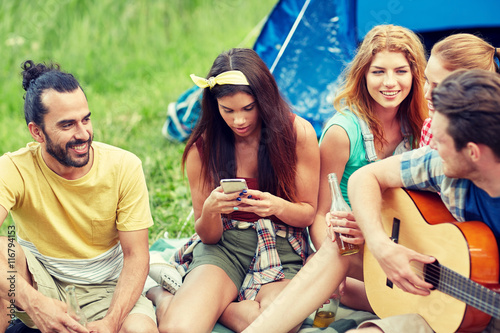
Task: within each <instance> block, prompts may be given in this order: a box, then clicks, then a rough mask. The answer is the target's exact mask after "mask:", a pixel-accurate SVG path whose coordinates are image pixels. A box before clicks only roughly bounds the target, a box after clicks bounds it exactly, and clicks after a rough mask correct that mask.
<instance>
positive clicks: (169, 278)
mask: <svg viewBox="0 0 500 333" xmlns="http://www.w3.org/2000/svg"><path fill="white" fill-rule="evenodd" d="M149 276H150V277H151V278H152V279H153V280H155V281H156V282H157V283H158V284H159V285H160V286H162V287H163V288H164V289H165V290H167V291H168V292H170V293H171V294H175V293H176V292H177V290H178V289H179V288H180V286H181V285H182V276H181V274H180V273H179V271H178V270H177V268H175V266H174V265H172V264H170V263H168V262H166V261H165V259H163V257H162V255H161V253H150V259H149Z"/></svg>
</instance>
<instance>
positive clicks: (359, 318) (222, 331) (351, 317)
mask: <svg viewBox="0 0 500 333" xmlns="http://www.w3.org/2000/svg"><path fill="white" fill-rule="evenodd" d="M187 241H188V239H187V238H182V239H166V238H161V239H159V240H157V241H156V242H155V243H154V244H153V245H152V246H151V247H150V250H149V251H150V253H152V254H155V258H158V257H162V258H163V259H164V260H165V262H169V261H170V258H171V257H172V255H173V253H174V252H175V251H177V250H178V249H179V248H181V247H182V246H183V245H184V244H185V243H186V242H187ZM159 254H160V255H161V256H159ZM376 318H377V316H375V315H374V314H372V313H370V312H365V311H357V310H353V309H350V308H348V307H345V306H344V305H342V304H341V305H340V307H339V309H338V312H337V318H336V320H335V321H334V322H333V323H331V324H330V326H329V327H325V328H317V327H313V321H314V313H312V314H311V315H310V316H309V317H307V318H306V320H304V322H303V323H302V326H301V328H300V330H299V333H312V332H324V333H342V332H346V331H347V330H350V329H353V328H356V327H357V326H358V325H359V324H360V323H362V322H363V321H366V320H370V319H376ZM212 332H213V333H232V332H233V331H232V330H230V329H228V328H227V327H225V326H223V325H222V324H220V323H217V324H216V325H215V327H214V328H213V330H212Z"/></svg>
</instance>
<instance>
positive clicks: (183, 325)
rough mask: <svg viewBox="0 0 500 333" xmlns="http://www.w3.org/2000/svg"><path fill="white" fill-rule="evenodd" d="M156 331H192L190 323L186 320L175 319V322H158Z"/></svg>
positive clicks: (187, 332) (180, 332) (188, 332)
mask: <svg viewBox="0 0 500 333" xmlns="http://www.w3.org/2000/svg"><path fill="white" fill-rule="evenodd" d="M158 332H160V333H172V332H175V333H191V332H193V327H192V325H189V324H188V323H187V322H181V321H180V320H179V321H177V320H176V321H175V322H172V321H170V322H165V321H163V322H161V321H160V322H159V323H158Z"/></svg>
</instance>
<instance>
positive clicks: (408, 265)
mask: <svg viewBox="0 0 500 333" xmlns="http://www.w3.org/2000/svg"><path fill="white" fill-rule="evenodd" d="M379 249H380V251H377V253H374V252H372V253H373V254H374V255H375V257H376V258H377V260H378V262H379V264H380V266H381V267H382V269H383V270H384V272H385V274H386V275H387V278H388V279H389V280H391V281H392V282H393V283H394V284H395V285H396V286H397V287H398V288H400V289H401V290H403V291H405V292H409V293H412V294H415V295H421V296H426V295H429V294H430V290H431V289H432V287H433V286H432V284H430V283H427V282H425V281H424V280H423V279H422V278H420V277H419V276H418V275H417V274H416V273H415V271H414V270H413V269H412V263H413V262H419V263H422V264H430V263H432V262H434V260H435V258H433V257H430V256H427V255H423V254H420V253H418V252H415V251H413V250H411V249H408V248H407V247H404V246H402V245H399V244H396V243H393V242H390V243H388V244H384V246H381V247H379Z"/></svg>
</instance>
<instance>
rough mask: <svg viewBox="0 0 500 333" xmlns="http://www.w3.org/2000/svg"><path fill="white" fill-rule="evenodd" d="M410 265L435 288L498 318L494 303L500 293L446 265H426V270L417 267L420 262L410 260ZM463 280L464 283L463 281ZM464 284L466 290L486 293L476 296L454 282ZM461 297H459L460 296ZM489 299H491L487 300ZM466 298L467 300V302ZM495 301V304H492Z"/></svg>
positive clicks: (499, 312) (497, 309)
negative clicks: (482, 295) (483, 295)
mask: <svg viewBox="0 0 500 333" xmlns="http://www.w3.org/2000/svg"><path fill="white" fill-rule="evenodd" d="M411 266H413V269H414V270H415V271H416V273H418V275H419V277H420V278H421V279H423V280H427V281H429V283H431V284H432V285H433V286H434V287H435V288H436V289H438V290H442V291H443V290H444V291H445V293H446V291H448V292H447V293H448V294H451V296H454V295H456V296H454V297H455V298H457V299H459V300H461V301H465V302H466V303H468V304H471V305H472V306H474V307H476V308H478V309H479V310H481V311H484V312H486V313H487V314H489V315H491V316H493V317H495V318H497V319H500V308H499V307H498V306H495V304H498V303H500V295H499V294H497V293H495V292H494V291H492V290H490V289H488V288H486V287H485V286H483V285H481V284H479V283H477V282H474V281H472V280H470V279H468V278H467V277H465V276H463V275H461V274H459V273H457V272H454V271H453V270H451V269H449V268H447V267H446V266H442V265H440V266H439V267H438V266H435V265H426V271H425V272H424V270H423V269H422V268H418V267H417V266H422V264H421V263H416V262H411ZM424 276H426V279H425V278H424ZM437 276H442V277H444V278H442V279H440V278H438V277H437ZM450 278H451V279H450ZM464 282H465V283H464ZM457 283H458V284H461V285H465V286H466V287H467V288H465V289H466V290H470V289H476V291H479V293H483V294H486V298H487V299H485V297H481V298H478V297H477V296H473V295H471V294H470V293H467V292H466V290H463V288H459V287H457V286H456V284H457ZM460 297H461V298H460ZM489 299H491V301H490V300H489ZM467 300H468V301H469V302H467ZM492 303H495V304H492Z"/></svg>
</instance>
